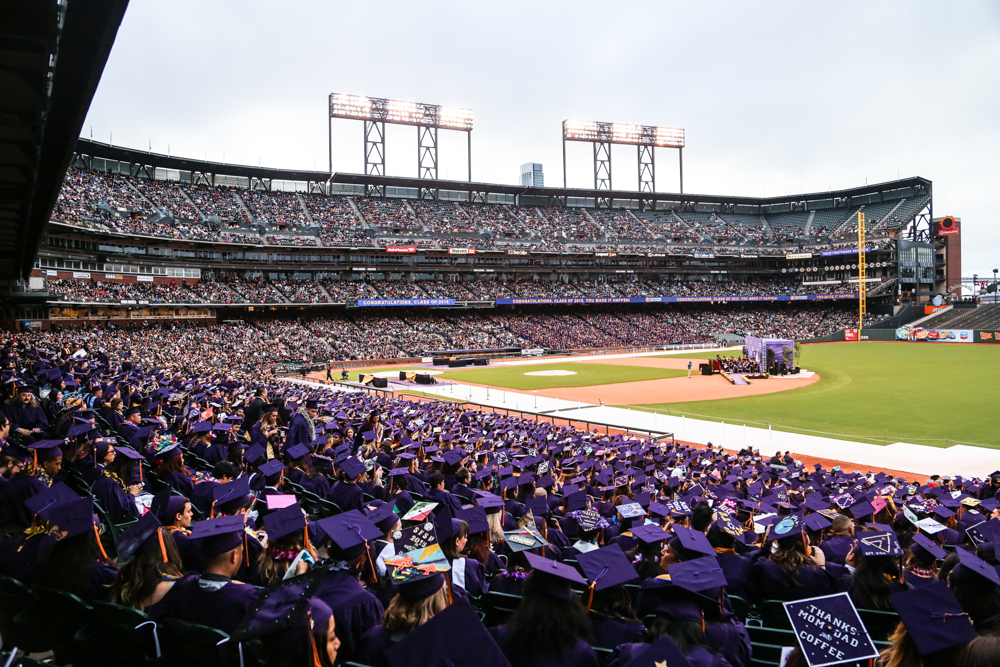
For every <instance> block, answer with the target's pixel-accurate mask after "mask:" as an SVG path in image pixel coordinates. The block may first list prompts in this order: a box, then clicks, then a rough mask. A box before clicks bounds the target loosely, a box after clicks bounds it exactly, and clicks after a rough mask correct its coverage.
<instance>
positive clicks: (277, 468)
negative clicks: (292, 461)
mask: <svg viewBox="0 0 1000 667" xmlns="http://www.w3.org/2000/svg"><path fill="white" fill-rule="evenodd" d="M284 469H285V464H284V463H282V462H281V461H279V460H278V459H271V460H270V461H268V462H267V463H262V464H261V465H259V466H257V470H259V471H260V474H262V475H264V476H265V477H270V476H271V475H277V474H278V473H279V472H281V471H282V470H284Z"/></svg>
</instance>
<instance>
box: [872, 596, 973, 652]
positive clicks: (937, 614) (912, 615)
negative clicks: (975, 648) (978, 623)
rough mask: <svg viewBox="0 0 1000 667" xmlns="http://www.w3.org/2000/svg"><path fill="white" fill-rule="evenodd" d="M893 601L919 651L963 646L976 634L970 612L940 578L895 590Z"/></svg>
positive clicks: (936, 650) (933, 650) (900, 618)
mask: <svg viewBox="0 0 1000 667" xmlns="http://www.w3.org/2000/svg"><path fill="white" fill-rule="evenodd" d="M892 604H893V607H894V608H895V609H896V612H897V613H898V614H899V620H900V621H902V623H903V625H904V626H905V627H906V630H907V632H908V633H909V635H910V638H911V639H912V640H913V643H914V644H916V646H917V650H918V651H920V654H921V655H927V654H929V653H937V652H938V651H944V650H945V649H949V648H954V647H956V646H962V645H964V644H966V643H968V642H970V641H972V640H973V639H975V638H976V637H977V636H978V634H977V633H976V629H975V628H974V627H973V626H972V620H971V619H970V618H969V615H968V614H967V613H965V610H964V609H962V606H961V605H960V604H959V603H958V600H956V599H955V596H954V595H953V594H952V592H951V590H950V589H949V588H948V584H946V583H945V582H943V581H934V582H932V583H930V584H927V585H926V586H920V587H919V588H915V589H913V590H910V591H906V592H905V593H897V594H896V595H893V596H892Z"/></svg>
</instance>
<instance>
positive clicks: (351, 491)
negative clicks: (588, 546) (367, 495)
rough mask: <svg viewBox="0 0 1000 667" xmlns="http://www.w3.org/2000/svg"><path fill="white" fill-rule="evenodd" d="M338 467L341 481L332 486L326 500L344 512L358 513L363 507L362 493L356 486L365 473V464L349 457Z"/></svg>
mask: <svg viewBox="0 0 1000 667" xmlns="http://www.w3.org/2000/svg"><path fill="white" fill-rule="evenodd" d="M338 465H339V467H340V471H341V473H342V479H341V480H340V481H339V482H337V483H336V484H334V485H333V488H331V489H330V494H329V495H328V496H327V498H329V499H330V500H331V501H333V502H335V503H337V507H339V508H340V509H341V510H343V511H345V512H346V511H347V510H358V511H360V510H361V507H362V506H363V505H364V492H363V491H362V490H361V487H360V486H358V480H360V479H361V478H362V477H363V476H364V474H365V473H366V472H367V470H366V469H365V464H364V463H362V462H361V461H359V460H358V459H356V458H354V457H353V456H350V457H348V458H346V459H344V460H343V461H341V462H340V463H339V464H338Z"/></svg>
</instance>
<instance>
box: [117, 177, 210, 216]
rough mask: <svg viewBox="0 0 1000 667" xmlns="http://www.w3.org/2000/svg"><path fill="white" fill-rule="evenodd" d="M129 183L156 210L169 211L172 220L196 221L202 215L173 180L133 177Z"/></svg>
mask: <svg viewBox="0 0 1000 667" xmlns="http://www.w3.org/2000/svg"><path fill="white" fill-rule="evenodd" d="M131 183H132V184H133V185H135V187H136V188H137V189H138V190H139V192H141V193H142V195H143V196H144V197H145V198H146V199H148V200H149V201H151V202H152V203H153V206H154V207H155V208H156V209H157V210H158V211H160V212H164V213H169V214H170V217H172V218H174V220H180V219H184V220H191V221H197V220H200V219H201V217H202V216H201V214H199V213H198V211H197V210H195V208H194V207H193V206H191V203H190V202H188V200H187V198H186V197H184V195H183V194H182V193H181V191H180V189H179V188H178V187H177V183H176V182H175V181H161V180H157V179H149V178H133V179H132V180H131Z"/></svg>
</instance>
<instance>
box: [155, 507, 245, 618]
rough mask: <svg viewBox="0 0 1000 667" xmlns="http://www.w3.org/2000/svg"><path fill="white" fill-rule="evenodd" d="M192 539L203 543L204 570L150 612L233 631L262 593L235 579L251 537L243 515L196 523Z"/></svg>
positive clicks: (186, 579) (178, 585)
mask: <svg viewBox="0 0 1000 667" xmlns="http://www.w3.org/2000/svg"><path fill="white" fill-rule="evenodd" d="M192 538H193V539H195V540H198V541H199V542H200V545H201V553H202V556H203V557H204V558H205V569H204V571H203V572H201V573H200V574H199V573H194V574H189V575H187V576H185V577H183V578H181V579H178V580H177V581H176V582H175V583H174V585H173V586H172V587H171V588H170V590H169V592H167V594H166V595H165V596H164V597H163V599H161V600H160V601H159V602H158V603H156V604H154V605H152V606H151V607H148V608H147V609H146V613H147V614H149V615H150V616H151V617H152V618H153V619H154V620H157V621H162V620H163V619H166V618H179V619H181V620H183V621H189V622H191V623H198V624H199V625H207V626H209V627H212V628H217V629H219V630H222V631H223V632H225V633H227V634H231V633H232V632H233V631H234V630H235V629H236V626H238V625H239V623H240V621H242V620H243V617H244V616H246V613H247V609H248V608H249V607H250V605H251V604H252V603H253V602H254V601H255V600H256V599H257V597H258V595H259V594H260V591H259V590H258V589H257V588H255V587H253V586H250V585H248V584H244V583H239V582H238V581H234V580H233V576H234V575H235V574H236V572H237V571H238V570H239V569H240V566H241V565H242V564H243V545H244V544H245V540H246V539H247V538H246V533H245V532H244V523H243V518H242V517H240V516H232V517H223V518H221V519H209V520H207V521H199V522H198V523H196V524H194V525H193V526H192Z"/></svg>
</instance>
